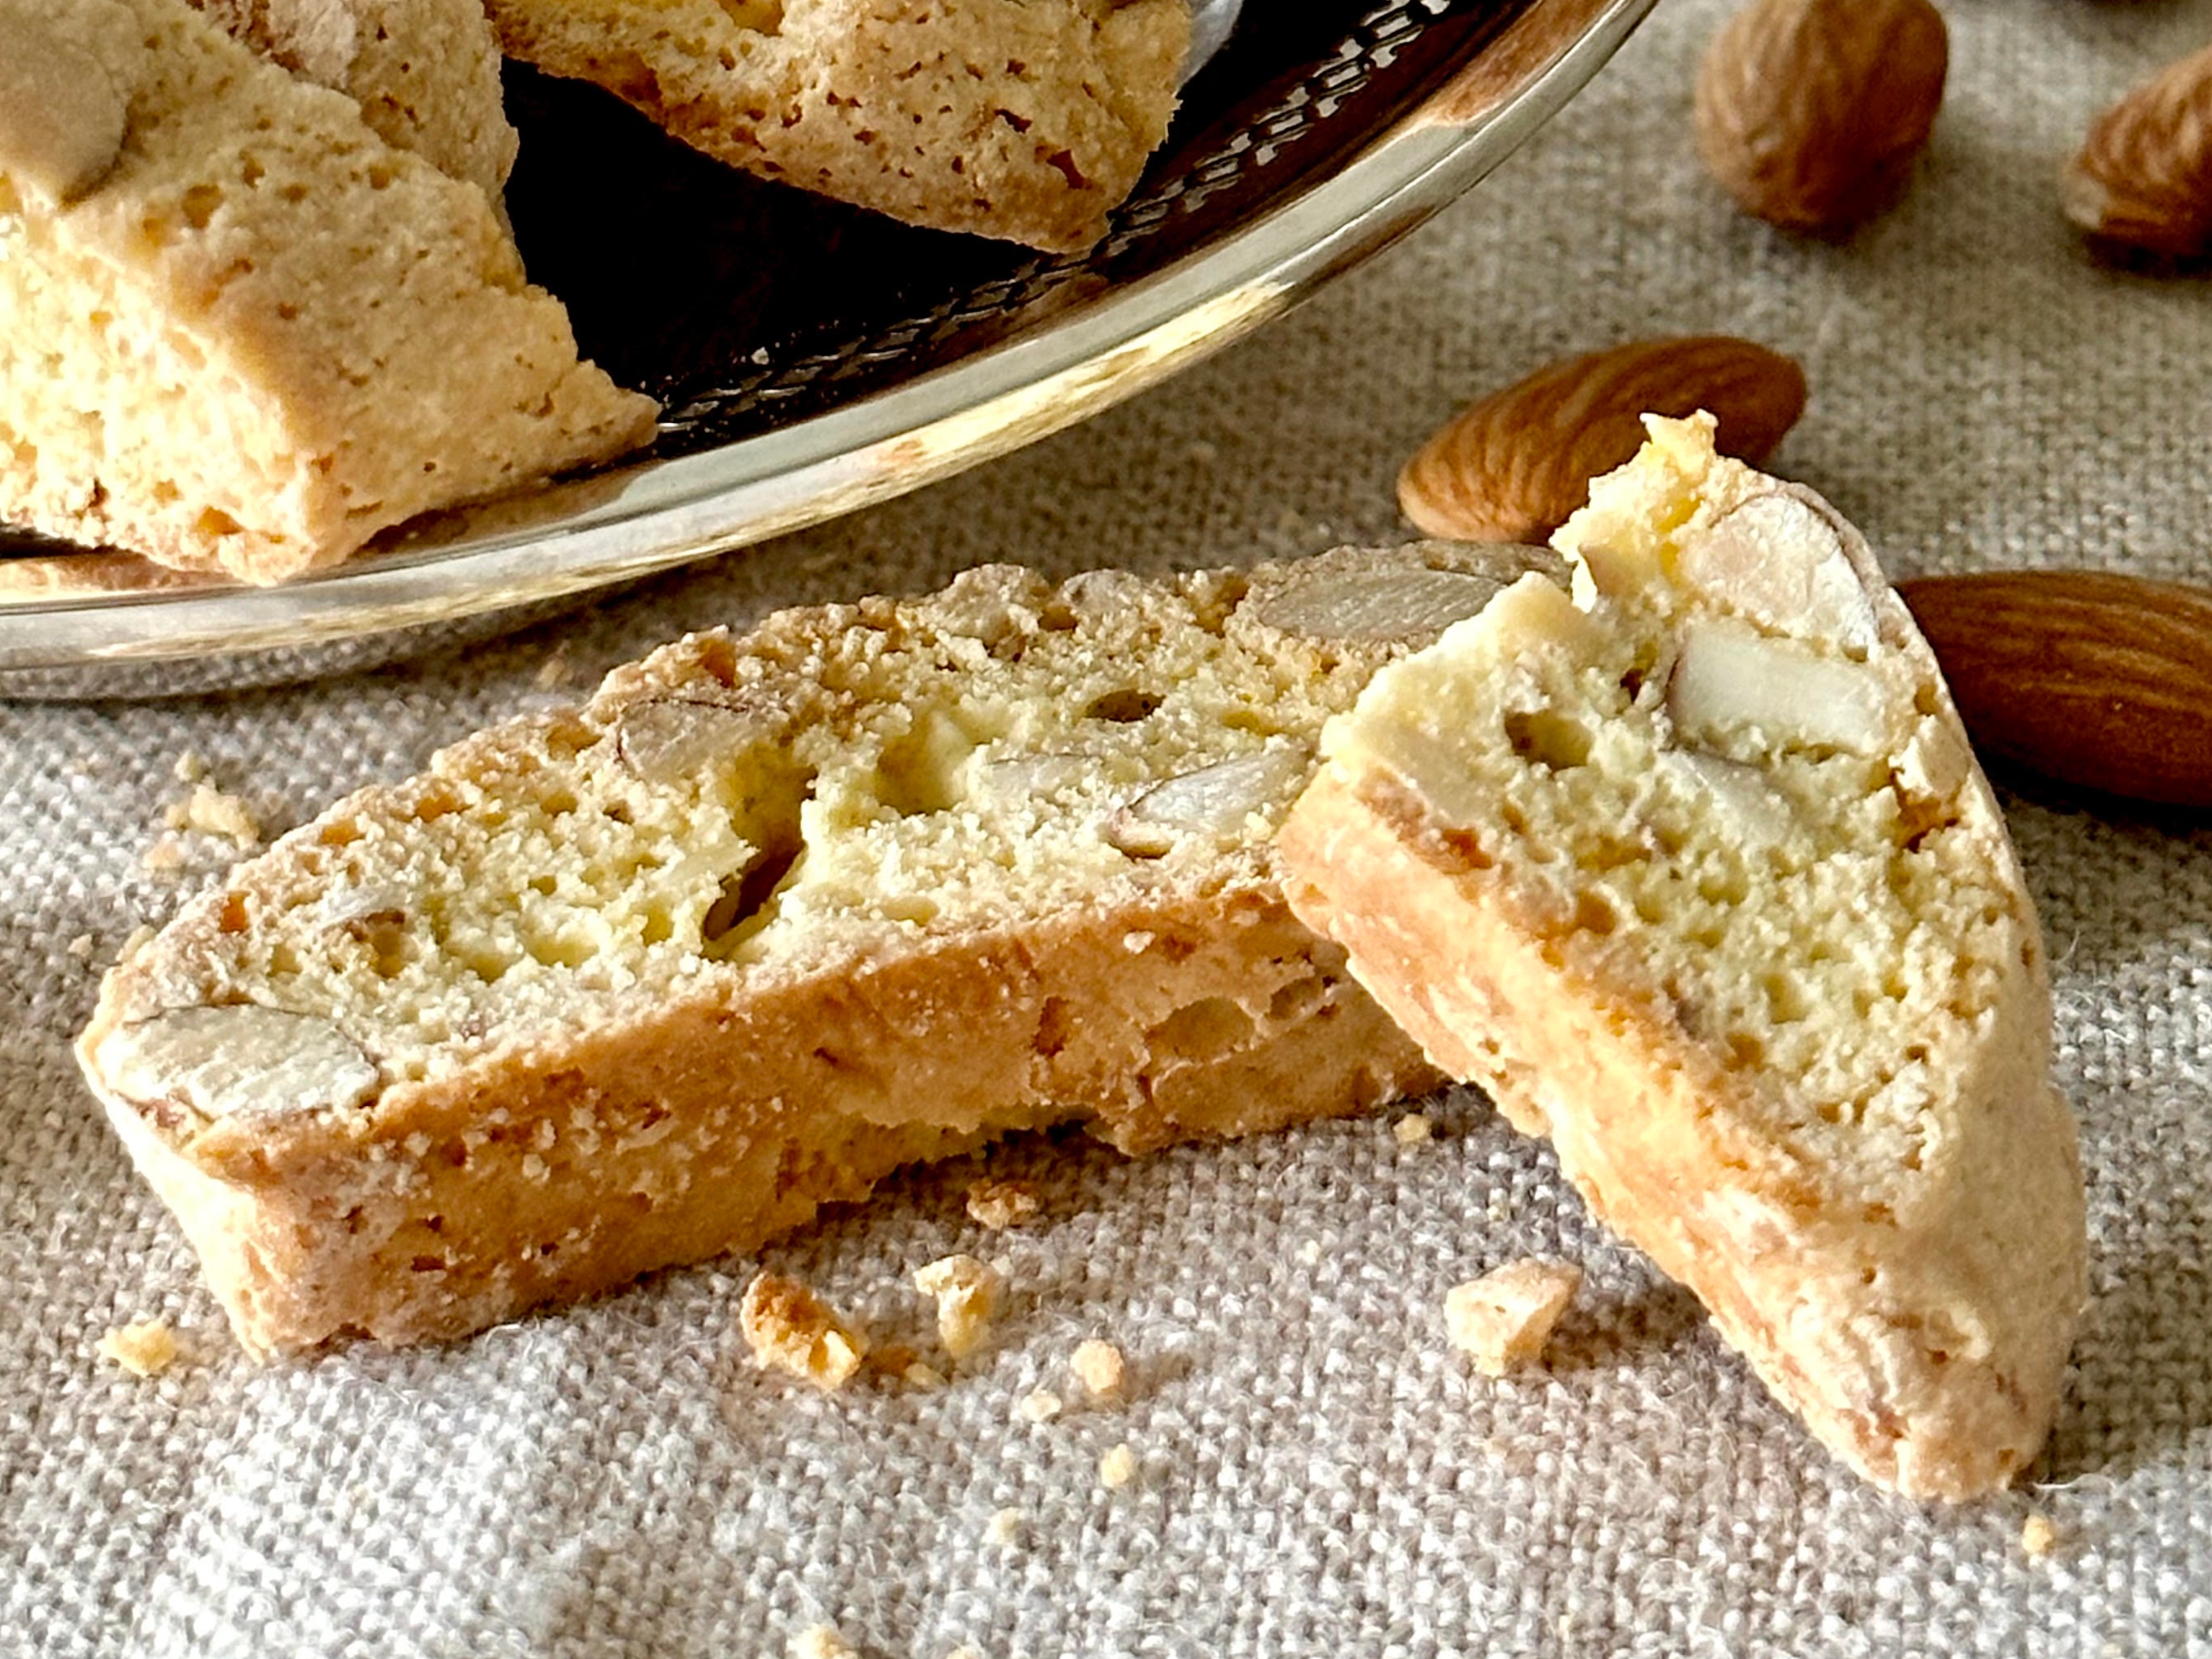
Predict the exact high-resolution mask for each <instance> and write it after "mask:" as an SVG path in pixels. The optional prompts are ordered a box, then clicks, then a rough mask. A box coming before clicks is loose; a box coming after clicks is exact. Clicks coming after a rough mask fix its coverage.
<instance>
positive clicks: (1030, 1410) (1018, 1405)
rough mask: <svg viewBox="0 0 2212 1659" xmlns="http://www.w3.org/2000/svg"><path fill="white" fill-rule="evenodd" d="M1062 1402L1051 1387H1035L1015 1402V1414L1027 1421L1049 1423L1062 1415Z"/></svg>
mask: <svg viewBox="0 0 2212 1659" xmlns="http://www.w3.org/2000/svg"><path fill="white" fill-rule="evenodd" d="M1062 1403H1063V1402H1062V1401H1061V1400H1060V1396H1059V1395H1056V1394H1054V1392H1053V1391H1052V1390H1051V1389H1031V1390H1030V1392H1029V1393H1027V1394H1025V1395H1023V1396H1022V1397H1021V1398H1020V1399H1019V1400H1017V1401H1015V1402H1014V1414H1015V1415H1016V1416H1017V1417H1019V1418H1020V1419H1022V1420H1023V1421H1024V1422H1025V1423H1049V1422H1051V1421H1052V1419H1054V1418H1055V1417H1057V1416H1059V1415H1060V1407H1061V1405H1062Z"/></svg>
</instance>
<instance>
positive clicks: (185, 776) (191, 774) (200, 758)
mask: <svg viewBox="0 0 2212 1659" xmlns="http://www.w3.org/2000/svg"><path fill="white" fill-rule="evenodd" d="M211 770H212V768H211V767H210V766H209V764H208V757H206V756H205V755H203V754H202V753H200V751H199V750H197V749H187V750H185V752H184V753H183V754H181V755H179V756H178V757H177V763H176V764H175V765H174V766H173V767H171V768H170V769H169V775H171V776H172V777H173V778H175V779H176V781H178V782H179V783H197V782H198V781H200V780H201V779H202V778H204V777H205V776H207V775H208V774H209V772H210V771H211Z"/></svg>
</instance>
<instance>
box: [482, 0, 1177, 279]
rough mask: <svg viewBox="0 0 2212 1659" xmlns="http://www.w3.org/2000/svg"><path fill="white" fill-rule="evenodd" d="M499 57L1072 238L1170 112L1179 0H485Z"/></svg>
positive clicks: (1117, 197) (951, 215)
mask: <svg viewBox="0 0 2212 1659" xmlns="http://www.w3.org/2000/svg"><path fill="white" fill-rule="evenodd" d="M490 7H491V15H492V22H493V24H494V26H495V27H496V28H497V30H498V32H499V38H500V43H501V46H504V47H505V48H506V50H507V55H508V56H509V57H512V58H521V59H523V60H524V61H525V62H526V63H531V64H536V65H538V67H539V68H540V69H543V70H546V71H548V72H549V73H551V74H554V75H561V76H569V77H572V78H574V79H578V80H585V81H591V82H597V83H598V84H599V85H600V86H602V87H605V88H608V89H609V90H610V91H611V92H614V93H616V94H618V95H620V96H621V97H622V98H623V99H624V100H627V101H628V102H629V103H630V104H632V105H634V106H636V107H637V108H638V109H640V110H641V111H643V112H645V113H646V114H647V115H648V116H650V117H652V118H653V119H654V120H655V121H657V122H659V124H660V125H662V126H663V127H665V128H666V129H667V130H668V131H670V132H671V133H673V134H675V135H676V137H678V138H681V139H682V140H684V143H688V144H690V145H691V146H692V147H693V148H694V149H700V150H703V151H704V152H706V153H707V154H708V155H712V156H715V157H717V158H718V159H720V160H721V161H727V162H729V163H730V164H731V165H732V166H734V167H743V168H744V169H745V171H747V172H749V173H758V174H760V175H761V176H762V177H763V178H768V179H782V180H785V181H786V182H787V183H790V184H793V185H799V186H800V187H801V188H802V189H805V190H810V191H816V192H817V193H819V194H821V195H824V196H830V197H836V198H837V199H838V200H840V201H844V202H851V203H854V204H856V205H858V206H860V207H865V208H872V209H874V210H876V211H878V212H879V213H887V214H889V215H890V216H892V217H893V218H896V219H902V220H905V221H906V222H908V223H910V224H917V225H927V226H930V227H932V228H936V229H939V230H960V231H971V232H974V233H976V234H980V235H984V236H997V237H1003V238H1006V239H1007V240H1012V241H1017V242H1025V243H1027V244H1029V245H1030V246H1032V247H1038V248H1046V249H1052V250H1077V249H1081V248H1085V247H1088V246H1090V245H1091V243H1093V242H1095V241H1097V240H1098V238H1099V237H1100V236H1101V235H1102V234H1103V233H1104V231H1105V228H1106V216H1107V215H1108V214H1109V213H1110V212H1111V211H1112V210H1114V209H1115V207H1116V206H1118V205H1119V204H1120V203H1121V200H1122V198H1123V197H1126V196H1127V195H1128V193H1129V191H1131V190H1132V189H1133V187H1134V186H1135V185H1136V182H1137V179H1138V176H1139V174H1140V173H1142V172H1143V171H1144V167H1145V162H1146V159H1147V158H1148V157H1149V156H1150V155H1152V151H1153V150H1154V149H1156V148H1158V145H1159V143H1160V141H1161V139H1162V138H1164V137H1165V136H1166V134H1167V130H1168V120H1169V118H1170V116H1171V115H1172V114H1173V113H1174V112H1175V106H1176V90H1177V85H1178V82H1179V80H1180V77H1181V72H1182V63H1183V54H1184V52H1185V51H1186V49H1187V48H1188V46H1189V44H1190V12H1189V9H1188V7H1187V6H1186V5H1185V3H1184V0H490Z"/></svg>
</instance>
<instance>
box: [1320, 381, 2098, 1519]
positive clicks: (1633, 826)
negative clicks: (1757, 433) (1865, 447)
mask: <svg viewBox="0 0 2212 1659" xmlns="http://www.w3.org/2000/svg"><path fill="white" fill-rule="evenodd" d="M1646 424H1647V425H1648V426H1649V428H1650V433H1651V438H1650V442H1648V443H1647V444H1646V445H1645V447H1644V450H1643V451H1642V453H1640V454H1639V455H1638V457H1637V458H1636V459H1634V460H1633V461H1632V462H1631V463H1630V464H1629V465H1626V466H1625V467H1623V468H1621V469H1620V471H1616V472H1613V473H1612V474H1609V475H1607V477H1604V478H1601V479H1600V480H1598V481H1597V483H1595V485H1594V486H1593V488H1592V490H1591V495H1590V501H1589V506H1588V507H1586V508H1584V509H1583V511H1582V512H1581V513H1577V515H1576V516H1575V517H1574V518H1573V519H1572V520H1570V521H1569V522H1568V523H1567V524H1566V525H1565V527H1564V528H1562V529H1561V531H1560V532H1559V535H1558V536H1557V538H1555V543H1556V544H1557V545H1558V546H1559V549H1560V550H1562V551H1564V552H1566V553H1568V554H1570V555H1571V556H1573V558H1574V560H1575V563H1576V593H1575V598H1574V599H1572V600H1570V599H1569V598H1568V597H1567V595H1566V594H1565V593H1564V592H1560V591H1559V589H1558V588H1556V587H1554V586H1551V585H1550V584H1548V583H1545V582H1542V581H1523V582H1522V583H1521V584H1519V585H1518V586H1516V587H1514V588H1513V589H1512V590H1511V591H1510V592H1507V593H1506V594H1504V595H1503V596H1501V597H1500V598H1499V599H1498V600H1497V601H1496V602H1495V603H1494V604H1493V605H1491V606H1490V607H1489V609H1488V610H1487V611H1486V612H1485V613H1484V614H1483V615H1482V616H1481V617H1480V618H1478V619H1477V620H1475V621H1473V622H1469V623H1462V624H1461V625H1460V626H1458V627H1456V628H1455V629H1452V630H1451V631H1450V632H1449V633H1448V634H1447V635H1445V636H1444V637H1443V640H1442V641H1439V643H1438V644H1437V646H1436V647H1433V648H1432V649H1431V650H1430V651H1428V652H1425V653H1422V654H1421V655H1419V656H1417V657H1413V658H1410V659H1407V660H1406V661H1404V662H1402V663H1401V664H1398V665H1395V666H1394V667H1390V668H1388V669H1385V670H1384V671H1382V672H1381V673H1380V674H1379V675H1378V676H1377V677H1376V679H1375V681H1374V683H1373V684H1371V685H1370V687H1369V689H1368V690H1367V691H1366V693H1365V694H1364V696H1363V697H1362V698H1361V700H1360V702H1359V703H1358V707H1357V708H1356V709H1355V710H1354V712H1353V713H1352V714H1350V715H1349V716H1347V717H1346V718H1344V719H1342V720H1337V721H1334V722H1333V723H1332V724H1331V725H1330V726H1329V727H1328V732H1327V735H1326V736H1325V738H1324V739H1323V750H1324V754H1325V757H1326V758H1325V763H1324V764H1323V766H1322V769H1321V771H1320V773H1319V774H1318V775H1317V777H1316V781H1315V783H1314V785H1313V787H1312V788H1311V789H1310V791H1309V793H1307V794H1306V796H1305V797H1304V799H1302V800H1301V801H1300V802H1299V803H1298V805H1297V809H1296V811H1293V812H1292V813H1291V817H1290V818H1289V819H1288V821H1287V822H1286V823H1285V827H1284V829H1283V832H1282V837H1281V846H1280V851H1281V856H1282V858H1283V860H1284V865H1285V871H1286V872H1288V873H1287V874H1286V876H1285V884H1286V886H1287V888H1288V891H1289V896H1290V899H1291V905H1292V907H1293V908H1295V909H1296V910H1297V913H1298V914H1299V915H1301V916H1303V917H1304V919H1305V920H1306V921H1309V922H1310V923H1312V924H1313V925H1314V926H1315V927H1316V928H1318V929H1320V930H1322V932H1325V933H1328V935H1329V936H1330V937H1332V938H1334V939H1337V940H1338V941H1339V942H1340V943H1341V944H1343V945H1345V946H1346V948H1347V949H1348V950H1349V951H1350V952H1351V958H1352V970H1353V972H1354V973H1355V974H1356V975H1358V978H1359V979H1360V980H1361V981H1362V982H1363V983H1364V984H1365V985H1366V986H1367V987H1369V988H1370V990H1371V991H1373V992H1374V994H1376V998H1377V1000H1380V1001H1381V1002H1382V1003H1383V1006H1385V1007H1387V1008H1389V1010H1390V1011H1391V1012H1392V1013H1393V1014H1395V1016H1396V1017H1397V1018H1398V1019H1399V1021H1400V1023H1401V1024H1403V1025H1404V1026H1405V1027H1406V1028H1407V1030H1410V1031H1411V1032H1413V1035H1414V1036H1417V1037H1419V1039H1420V1041H1421V1042H1422V1045H1423V1047H1424V1048H1425V1050H1426V1051H1427V1052H1428V1054H1430V1055H1431V1057H1432V1058H1433V1059H1434V1060H1436V1061H1437V1063H1438V1064H1439V1065H1440V1066H1443V1067H1444V1068H1445V1069H1446V1070H1447V1071H1449V1072H1451V1073H1454V1074H1455V1076H1458V1077H1461V1078H1463V1079H1474V1080H1475V1081H1478V1082H1480V1083H1481V1084H1482V1085H1485V1086H1486V1088H1488V1089H1489V1090H1490V1091H1492V1095H1493V1097H1495V1098H1496V1100H1497V1102H1498V1105H1499V1107H1500V1108H1501V1109H1503V1110H1504V1112H1505V1113H1506V1115H1508V1116H1509V1117H1510V1119H1511V1120H1512V1121H1513V1122H1514V1123H1515V1124H1516V1126H1518V1127H1520V1128H1522V1130H1524V1131H1526V1132H1528V1133H1532V1134H1544V1135H1548V1136H1549V1137H1550V1138H1551V1139H1552V1141H1553V1145H1554V1146H1556V1147H1557V1149H1558V1152H1559V1161H1560V1163H1561V1164H1562V1165H1563V1167H1564V1168H1565V1170H1566V1171H1567V1173H1568V1174H1569V1175H1570V1176H1572V1178H1573V1180H1574V1182H1575V1183H1576V1185H1577V1187H1578V1188H1580V1189H1581V1191H1582V1192H1583V1195H1584V1196H1585V1197H1586V1198H1587V1199H1588V1200H1589V1203H1590V1206H1591V1208H1592V1209H1594V1210H1595V1212H1597V1213H1598V1214H1599V1215H1600V1216H1601V1217H1602V1218H1605V1219H1606V1220H1607V1221H1609V1222H1610V1223H1612V1224H1613V1225H1614V1226H1615V1227H1617V1228H1618V1229H1619V1230H1620V1231H1621V1232H1623V1233H1624V1234H1626V1236H1627V1237H1629V1238H1631V1239H1632V1240H1633V1241H1635V1242H1636V1243H1638V1244H1640V1245H1642V1246H1643V1247H1644V1249H1646V1250H1648V1251H1649V1252H1650V1254H1651V1255H1652V1256H1653V1258H1654V1259H1655V1260H1656V1261H1657V1262H1658V1264H1659V1265H1660V1267H1662V1268H1664V1269H1665V1270H1666V1271H1667V1272H1668V1273H1669V1274H1671V1275H1673V1276H1674V1278H1676V1279H1680V1280H1681V1281H1682V1282H1683V1283H1685V1284H1686V1285H1689V1286H1690V1287H1691V1288H1692V1290H1694V1291H1696V1292H1697V1293H1698V1295H1699V1297H1702V1298H1703V1299H1704V1301H1705V1305H1706V1306H1707V1307H1708V1308H1709V1309H1710V1310H1711V1313H1712V1316H1713V1319H1714V1322H1715V1323H1716V1324H1717V1326H1718V1327H1719V1328H1720V1330H1721V1332H1722V1334H1723V1335H1724V1336H1725V1337H1727V1339H1728V1340H1729V1341H1730V1342H1732V1343H1733V1344H1735V1346H1737V1347H1738V1348H1740V1349H1741V1350H1742V1352H1744V1353H1745V1354H1746V1355H1747V1356H1748V1357H1749V1358H1750V1359H1751V1361H1752V1363H1753V1365H1754V1366H1756V1367H1757V1369H1758V1370H1759V1375H1760V1376H1762V1377H1763V1378H1765V1381H1766V1383H1768V1385H1769V1386H1770V1387H1771V1389H1773V1390H1774V1392H1775V1393H1776V1394H1777V1395H1778V1396H1779V1397H1780V1398H1781V1399H1782V1400H1783V1401H1785V1402H1786V1403H1788V1404H1789V1405H1790V1407H1793V1408H1794V1409H1796V1411H1797V1412H1798V1413H1801V1414H1802V1416H1803V1418H1804V1419H1805V1420H1806V1421H1807V1423H1808V1424H1809V1425H1811V1427H1812V1429H1813V1431H1814V1433H1815V1434H1817V1435H1818V1436H1819V1437H1820V1438H1821V1439H1822V1440H1823V1441H1825V1442H1826V1443H1827V1444H1828V1445H1829V1446H1830V1447H1831V1448H1832V1449H1834V1450H1835V1451H1836V1452H1837V1453H1838V1455H1841V1456H1842V1457H1843V1458H1844V1460H1845V1461H1846V1462H1849V1463H1850V1465H1851V1466H1852V1467H1853V1468H1857V1469H1858V1470H1860V1471H1861V1472H1863V1474H1866V1475H1868V1476H1869V1477H1870V1478H1871V1479H1873V1480H1876V1481H1879V1482H1881V1483H1882V1484H1883V1485H1885V1486H1893V1487H1896V1488H1897V1489H1899V1490H1900V1491H1902V1492H1906V1493H1909V1494H1911V1495H1912V1496H1915V1497H1923V1498H1931V1497H1932V1498H1964V1497H1968V1496H1971V1495H1972V1494H1975V1493H1978V1492H1986V1491H1989V1490H1990V1489H1991V1488H1993V1487H1996V1486H1999V1485H2001V1484H2002V1482H2004V1481H2005V1480H2008V1478H2009V1477H2010V1476H2011V1475H2013V1474H2015V1472H2016V1471H2018V1470H2019V1469H2020V1468H2021V1467H2022V1465H2024V1464H2025V1463H2026V1462H2027V1460H2028V1459H2029V1458H2030V1457H2032V1456H2033V1455H2034V1453H2035V1451H2036V1449H2037V1448H2038V1446H2039V1444H2040V1443H2041V1442H2042V1440H2043V1438H2044V1436H2045V1432H2046V1431H2047V1430H2048V1428H2049V1426H2050V1424H2051V1417H2052V1414H2053V1412H2054V1410H2055V1408H2056V1405H2057V1397H2058V1388H2059V1379H2060V1372H2061V1370H2062V1368H2063V1364H2064V1363H2065V1359H2066V1354H2067V1350H2068V1347H2069V1344H2070V1343H2071V1340H2072V1337H2073V1333H2074V1328H2075V1320H2076V1317H2077V1316H2078V1314H2079V1311H2080V1309H2081V1302H2082V1299H2083V1297H2084V1294H2085V1289H2084V1286H2085V1267H2084V1256H2085V1245H2084V1237H2083V1233H2084V1221H2083V1197H2082V1188H2081V1171H2080V1169H2079V1166H2078V1163H2077V1158H2076V1153H2075V1134H2074V1125H2073V1120H2072V1118H2071V1116H2070V1115H2069V1111H2068V1109H2067V1107H2066V1104H2065V1103H2064V1102H2063V1100H2062V1099H2060V1098H2059V1097H2058V1096H2057V1092H2056V1091H2054V1090H2053V1088H2052V1086H2051V1079H2050V1075H2049V1071H2050V1055H2051V1003H2050V994H2049V990H2048V987H2047V984H2046V981H2045V967H2044V957H2043V945H2042V942H2041V939H2040V937H2039V932H2038V928H2037V923H2036V919H2035V914H2034V910H2033V907H2032V905H2031V903H2030V901H2029V899H2028V896H2027V892H2026V890H2024V887H2023V884H2022V882H2021V872H2020V868H2019V866H2018V864H2017V862H2016V860H2015V856H2014V853H2013V849H2012V846H2011V843H2010V842H2009V840H2008V838H2007V836H2006V833H2005V827H2004V822H2003V819H2002V817H2001V816H2000V814H1999V811H1998V809H1997V805H1996V801H1995V799H1993V798H1992V796H1991V794H1990V789H1989V786H1988V784H1987V783H1986V782H1985V781H1984V778H1983V776H1982V774H1981V772H1980V770H1979V769H1978V768H1977V766H1976V765H1975V763H1974V760H1973V757H1972V753H1971V752H1970V751H1969V750H1968V748H1967V745H1966V735H1965V732H1964V731H1963V730H1962V729H1961V727H1960V724H1959V719H1958V715H1957V714H1956V712H1955V711H1954V708H1952V704H1951V700H1950V697H1949V696H1948V693H1947V692H1946V690H1944V686H1943V681H1942V676H1941V675H1940V673H1939V672H1938V671H1937V669H1936V661H1935V659H1934V657H1933V656H1932V655H1931V654H1930V653H1929V650H1928V647H1927V646H1926V644H1925V643H1924V642H1923V641H1922V639H1921V638H1920V636H1919V635H1918V633H1917V630H1916V629H1914V628H1913V625H1912V623H1911V618H1910V617H1909V616H1908V615H1907V614H1906V612H1905V608H1904V606H1903V605H1901V604H1899V601H1898V599H1896V597H1895V596H1894V595H1893V593H1891V592H1890V591H1889V588H1888V586H1887V584H1886V583H1885V582H1884V581H1883V580H1882V577H1881V572H1880V569H1879V568H1878V567H1877V566H1876V565H1875V562H1874V560H1873V558H1872V556H1870V555H1869V552H1868V551H1867V549H1866V547H1865V544H1863V541H1862V540H1861V539H1860V538H1859V537H1858V536H1857V533H1856V532H1854V531H1853V530H1852V529H1851V528H1850V526H1848V525H1846V524H1845V523H1844V522H1843V520H1841V519H1840V518H1838V515H1837V514H1836V513H1835V512H1834V511H1833V510H1832V508H1830V507H1828V506H1827V505H1826V503H1825V502H1823V501H1821V500H1820V498H1819V497H1817V496H1815V495H1813V494H1812V493H1811V492H1809V491H1808V490H1805V489H1800V488H1796V487H1794V486H1791V485H1787V484H1784V483H1778V482H1777V481H1776V480H1774V479H1772V478H1770V477H1765V476H1763V475H1761V474H1759V473H1758V472H1755V471H1753V470H1751V469H1750V468H1749V467H1747V466H1745V465H1741V463H1739V462H1735V461H1732V460H1727V459H1720V458H1718V457H1717V456H1716V455H1715V453H1714V452H1713V446H1712V430H1713V428H1712V422H1711V417H1710V416H1699V417H1698V418H1696V419H1694V420H1691V421H1664V420H1659V419H1656V418H1650V417H1647V421H1646Z"/></svg>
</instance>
